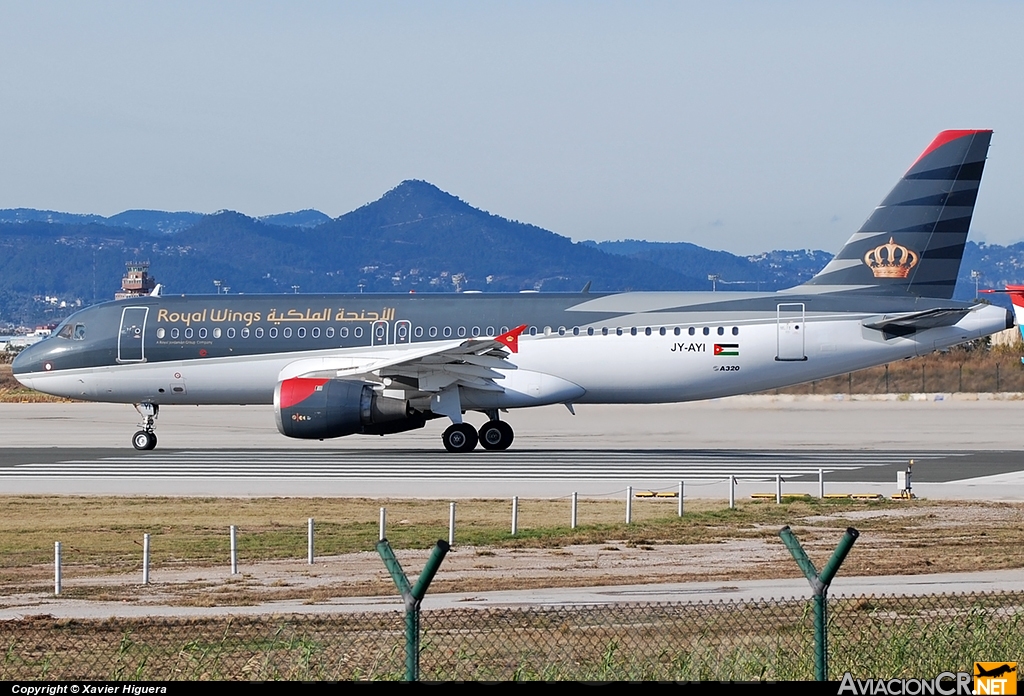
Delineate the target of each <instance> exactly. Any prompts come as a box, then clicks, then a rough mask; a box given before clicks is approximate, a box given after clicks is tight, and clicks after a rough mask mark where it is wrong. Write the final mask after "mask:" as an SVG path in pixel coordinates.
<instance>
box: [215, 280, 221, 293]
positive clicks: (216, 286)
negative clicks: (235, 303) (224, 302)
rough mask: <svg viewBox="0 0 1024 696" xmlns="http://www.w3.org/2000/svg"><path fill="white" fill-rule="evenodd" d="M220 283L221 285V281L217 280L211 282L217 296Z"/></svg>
mask: <svg viewBox="0 0 1024 696" xmlns="http://www.w3.org/2000/svg"><path fill="white" fill-rule="evenodd" d="M220 283H221V281H219V280H215V281H213V286H214V287H215V288H217V294H218V295H219V294H220Z"/></svg>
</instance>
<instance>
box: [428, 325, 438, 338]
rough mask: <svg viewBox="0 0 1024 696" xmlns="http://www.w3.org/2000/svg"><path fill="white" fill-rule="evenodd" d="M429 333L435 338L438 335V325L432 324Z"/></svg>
mask: <svg viewBox="0 0 1024 696" xmlns="http://www.w3.org/2000/svg"><path fill="white" fill-rule="evenodd" d="M427 333H428V334H430V337H431V338H435V337H436V336H437V327H436V326H431V327H430V331H428V332H427Z"/></svg>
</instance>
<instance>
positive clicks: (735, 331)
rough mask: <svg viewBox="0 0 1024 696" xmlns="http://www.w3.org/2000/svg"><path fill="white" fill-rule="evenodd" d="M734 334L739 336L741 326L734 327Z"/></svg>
mask: <svg viewBox="0 0 1024 696" xmlns="http://www.w3.org/2000/svg"><path fill="white" fill-rule="evenodd" d="M732 335H733V336H739V335H740V327H738V326H734V327H732Z"/></svg>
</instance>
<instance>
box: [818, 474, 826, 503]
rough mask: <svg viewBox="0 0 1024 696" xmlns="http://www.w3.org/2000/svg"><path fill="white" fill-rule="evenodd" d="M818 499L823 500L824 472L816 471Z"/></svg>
mask: <svg viewBox="0 0 1024 696" xmlns="http://www.w3.org/2000/svg"><path fill="white" fill-rule="evenodd" d="M818 498H819V499H820V500H824V499H825V470H824V469H818Z"/></svg>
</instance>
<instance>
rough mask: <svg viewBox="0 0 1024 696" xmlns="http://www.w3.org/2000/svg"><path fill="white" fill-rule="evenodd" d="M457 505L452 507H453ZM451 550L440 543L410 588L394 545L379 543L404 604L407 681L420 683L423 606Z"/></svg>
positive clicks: (382, 557)
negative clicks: (421, 617)
mask: <svg viewBox="0 0 1024 696" xmlns="http://www.w3.org/2000/svg"><path fill="white" fill-rule="evenodd" d="M454 504H455V503H452V505H454ZM450 548H451V547H450V546H449V545H448V544H446V543H444V542H443V541H441V540H440V539H438V541H437V544H435V546H434V550H433V551H431V553H430V558H428V559H427V564H426V565H425V566H424V567H423V571H422V572H421V573H420V577H419V579H418V580H417V581H416V585H415V586H410V585H409V579H408V578H407V577H406V575H405V571H403V570H402V566H401V564H399V562H398V559H397V558H395V552H394V551H392V550H391V544H389V543H388V540H387V539H381V540H380V541H378V542H377V553H379V554H380V557H381V559H382V560H383V561H384V565H385V567H387V569H388V573H390V574H391V579H392V580H393V581H394V583H395V586H396V587H397V588H398V592H399V593H400V594H401V595H402V599H403V600H404V602H405V680H406V681H418V680H419V678H420V605H421V604H422V602H423V597H424V596H425V595H426V594H427V588H428V587H430V581H431V580H433V579H434V576H435V575H436V574H437V571H438V569H439V568H440V567H441V561H443V560H444V557H445V555H446V554H447V553H448V550H449V549H450Z"/></svg>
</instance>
